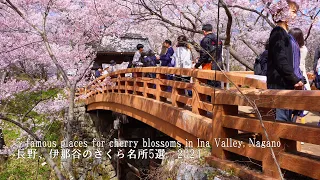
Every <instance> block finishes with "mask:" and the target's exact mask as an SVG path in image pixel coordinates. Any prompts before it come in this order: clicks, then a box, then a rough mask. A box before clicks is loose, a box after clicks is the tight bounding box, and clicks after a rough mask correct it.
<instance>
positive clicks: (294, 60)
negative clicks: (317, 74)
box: [267, 1, 304, 122]
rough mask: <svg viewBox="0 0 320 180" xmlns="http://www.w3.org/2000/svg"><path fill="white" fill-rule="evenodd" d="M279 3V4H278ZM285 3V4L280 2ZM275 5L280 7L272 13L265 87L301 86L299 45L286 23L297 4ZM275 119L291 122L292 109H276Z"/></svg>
mask: <svg viewBox="0 0 320 180" xmlns="http://www.w3.org/2000/svg"><path fill="white" fill-rule="evenodd" d="M279 3H280V5H279ZM283 3H285V4H284V5H285V6H282V5H281V4H283ZM275 7H280V9H279V8H278V10H275V11H273V12H271V13H272V18H273V20H274V22H275V23H276V25H277V26H276V27H275V28H273V30H272V31H271V34H270V37H269V51H268V67H267V88H268V89H288V90H293V89H295V88H296V89H297V88H301V87H302V86H303V85H304V83H303V76H302V77H301V76H300V75H299V73H298V71H299V65H300V51H299V46H298V45H297V43H296V42H295V40H294V39H293V38H292V37H291V36H290V35H289V34H288V30H289V27H288V23H289V21H290V20H291V19H293V18H295V17H296V15H297V11H298V9H299V6H298V5H297V4H296V3H295V2H292V1H287V2H283V1H279V2H278V3H277V4H275ZM275 118H276V120H280V121H289V122H292V110H288V109H276V117H275Z"/></svg>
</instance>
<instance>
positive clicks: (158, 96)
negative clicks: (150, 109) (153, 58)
mask: <svg viewBox="0 0 320 180" xmlns="http://www.w3.org/2000/svg"><path fill="white" fill-rule="evenodd" d="M166 78H167V76H166V75H164V74H156V79H157V80H156V90H157V92H156V100H157V101H166V98H164V97H161V92H162V91H163V90H164V89H166V88H162V87H161V84H162V82H161V80H163V79H166Z"/></svg>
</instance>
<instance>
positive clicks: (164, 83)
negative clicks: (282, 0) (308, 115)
mask: <svg viewBox="0 0 320 180" xmlns="http://www.w3.org/2000/svg"><path fill="white" fill-rule="evenodd" d="M131 73H132V74H133V77H128V76H127V75H128V74H131ZM148 74H152V75H153V76H146V75H148ZM169 74H171V75H175V76H176V77H182V78H185V77H192V83H190V82H183V81H177V80H168V79H167V75H169ZM226 75H227V76H228V77H229V79H230V80H231V81H233V82H234V83H235V85H237V86H239V87H240V89H241V90H242V93H243V94H241V93H240V92H238V91H237V89H236V88H234V87H232V86H231V87H230V89H228V90H226V89H215V90H214V88H212V87H210V86H208V85H207V83H206V82H207V81H208V80H213V79H215V78H216V80H217V81H221V82H225V83H227V82H229V80H228V79H227V78H226V77H225V76H224V75H223V74H222V72H219V71H217V72H215V71H209V70H196V69H179V68H164V67H154V68H131V69H126V70H119V71H116V72H114V73H111V74H108V75H106V76H102V77H99V78H97V79H96V80H94V81H93V82H91V83H90V84H89V85H88V86H87V87H86V88H85V89H81V90H80V94H85V97H86V105H87V110H88V111H92V110H98V109H103V110H111V111H115V112H118V113H122V114H125V115H128V116H131V117H133V118H135V119H138V120H140V121H142V122H144V123H146V124H148V125H150V126H152V127H154V128H155V129H157V130H159V131H162V132H163V133H165V134H167V135H168V136H171V137H172V138H174V139H176V140H178V141H180V142H181V143H185V142H186V139H188V140H191V141H194V142H195V143H194V144H196V142H197V138H200V139H201V140H206V141H210V142H211V146H212V157H209V158H207V160H208V161H209V162H214V163H215V165H218V166H220V167H222V168H226V167H229V166H230V167H232V168H234V170H239V169H241V170H240V171H239V172H238V173H239V175H240V176H241V177H244V179H249V178H252V177H249V176H250V174H251V175H252V174H255V177H256V178H257V177H260V178H265V177H273V178H276V179H277V178H279V173H278V171H277V168H276V165H275V163H274V160H273V158H272V156H271V153H270V148H266V147H258V145H257V146H255V147H254V146H253V145H252V144H251V145H250V144H249V143H250V141H249V137H251V138H256V140H257V141H259V142H265V141H266V140H267V138H266V135H265V133H264V131H263V129H262V125H261V122H260V120H259V119H258V118H257V116H256V115H255V114H254V113H248V112H247V113H244V112H242V111H241V109H243V107H244V106H249V105H250V104H249V102H248V101H247V100H246V99H245V98H243V95H245V96H247V97H248V98H249V99H250V100H252V101H253V102H254V103H255V104H256V106H257V107H258V108H259V111H260V112H261V115H262V120H263V121H262V122H263V124H264V126H265V128H266V131H267V133H268V135H269V139H270V141H272V142H281V145H280V146H279V147H274V148H273V150H274V152H275V156H276V158H277V160H278V162H279V164H280V167H281V169H282V170H287V171H291V172H295V173H298V174H302V175H304V176H308V177H311V178H314V179H320V161H319V158H320V157H317V156H314V155H312V154H306V153H302V152H300V150H299V147H298V148H297V142H299V141H301V142H305V143H310V144H314V145H320V128H318V127H315V126H310V125H304V124H297V123H285V122H278V121H275V120H274V114H273V113H272V112H273V111H272V109H274V108H284V109H297V110H309V111H315V112H320V101H319V99H320V91H298V90H266V83H265V82H264V81H262V80H259V79H256V78H254V77H253V76H252V75H250V72H249V73H248V72H228V73H226ZM151 77H154V78H151ZM110 82H111V83H110ZM168 86H170V87H172V91H171V92H168V91H167V87H168ZM185 90H191V91H192V96H188V95H186V93H185ZM208 97H209V98H208ZM217 138H221V141H223V140H233V141H236V140H238V141H240V140H242V141H243V144H242V146H241V147H240V148H239V147H230V146H225V147H222V146H221V144H219V146H217V141H216V140H217ZM251 143H252V142H251ZM270 143H271V142H270ZM273 145H274V144H273ZM244 159H250V161H252V162H254V163H255V164H257V165H258V167H259V168H258V169H260V171H261V173H260V174H259V173H252V172H253V171H252V170H248V168H242V166H239V165H236V164H234V163H233V162H235V161H243V160H244ZM245 169H246V170H245Z"/></svg>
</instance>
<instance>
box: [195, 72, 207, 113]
mask: <svg viewBox="0 0 320 180" xmlns="http://www.w3.org/2000/svg"><path fill="white" fill-rule="evenodd" d="M199 87H200V83H199V80H198V79H197V78H194V88H192V112H193V113H195V114H200V115H207V111H204V110H201V109H199V107H200V105H199V101H202V100H205V98H206V95H201V94H199V93H198V88H199Z"/></svg>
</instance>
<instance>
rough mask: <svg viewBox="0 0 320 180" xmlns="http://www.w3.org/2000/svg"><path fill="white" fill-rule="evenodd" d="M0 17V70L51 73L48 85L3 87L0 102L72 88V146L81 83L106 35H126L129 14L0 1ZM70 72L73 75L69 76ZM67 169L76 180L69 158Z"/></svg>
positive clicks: (100, 4) (41, 1) (47, 1)
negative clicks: (24, 94)
mask: <svg viewBox="0 0 320 180" xmlns="http://www.w3.org/2000/svg"><path fill="white" fill-rule="evenodd" d="M0 14H1V17H0V18H1V20H0V22H1V23H0V30H1V35H0V38H1V41H0V43H1V47H2V49H1V52H0V53H1V55H2V58H1V59H0V69H2V70H5V71H6V70H8V69H9V67H10V66H12V65H16V64H21V66H23V67H28V68H27V71H28V72H30V74H32V71H39V69H37V68H36V67H39V66H41V67H43V69H44V71H46V72H47V73H49V74H51V75H49V76H50V77H48V78H49V79H48V80H46V83H45V84H46V85H44V84H43V83H40V84H39V86H34V85H31V84H30V82H27V81H17V80H15V79H12V80H11V79H9V80H7V81H6V82H2V84H3V85H4V86H5V87H6V88H4V89H2V90H1V91H0V98H1V99H3V98H8V97H11V96H12V95H13V94H15V93H18V92H21V91H26V90H28V91H36V90H39V89H43V88H45V87H51V88H52V87H57V86H60V85H61V84H63V85H64V87H65V88H66V89H68V93H67V95H68V118H67V119H68V120H67V121H66V122H65V126H66V129H67V132H66V135H65V141H67V142H68V141H70V140H71V138H72V137H71V133H70V131H71V126H70V121H71V120H73V119H74V112H73V111H74V110H73V109H74V99H75V91H76V88H77V85H79V84H80V83H81V82H83V79H84V78H83V77H84V76H85V74H86V72H87V70H88V68H89V67H90V65H91V64H92V62H93V60H94V59H95V55H96V50H95V49H94V47H95V46H96V45H97V44H98V43H99V42H100V40H101V38H102V36H104V35H108V34H121V33H122V32H124V31H125V29H122V28H121V27H124V26H122V25H123V24H125V23H126V22H127V20H128V17H127V13H124V12H123V9H122V8H117V4H116V3H114V2H113V1H102V0H100V1H99V0H93V1H86V0H74V1H65V0H24V1H20V0H1V1H0ZM70 71H72V72H73V73H71V74H70V73H68V72H70ZM49 103H50V101H49ZM51 103H52V102H51ZM64 104H65V103H55V106H60V107H63V105H64ZM48 105H49V104H43V103H40V104H37V107H36V109H35V110H37V111H42V110H41V109H44V108H46V107H48ZM57 109H59V108H57ZM0 118H1V119H2V120H5V121H9V122H12V123H14V124H16V125H18V126H19V127H21V128H22V129H23V130H25V131H26V132H28V134H29V135H31V136H32V137H33V138H35V139H36V140H41V138H40V137H39V136H37V134H35V133H34V132H32V131H31V130H30V129H28V128H26V127H24V126H23V125H22V124H21V123H20V122H19V121H16V120H14V119H12V118H10V117H9V116H6V115H5V114H3V113H2V114H0ZM47 161H50V159H47ZM49 164H50V163H49ZM51 165H52V166H53V169H54V170H55V172H56V174H57V177H58V178H59V179H64V176H63V175H62V174H61V172H59V170H58V169H57V168H56V167H55V166H54V165H53V164H52V163H51ZM65 168H66V170H67V172H68V173H69V174H68V175H69V176H70V178H74V175H73V173H72V172H73V171H72V161H71V159H68V161H67V163H66V164H65Z"/></svg>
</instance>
